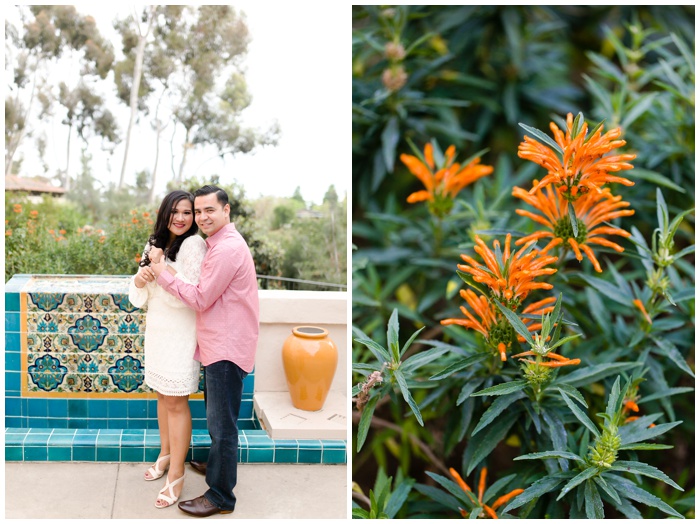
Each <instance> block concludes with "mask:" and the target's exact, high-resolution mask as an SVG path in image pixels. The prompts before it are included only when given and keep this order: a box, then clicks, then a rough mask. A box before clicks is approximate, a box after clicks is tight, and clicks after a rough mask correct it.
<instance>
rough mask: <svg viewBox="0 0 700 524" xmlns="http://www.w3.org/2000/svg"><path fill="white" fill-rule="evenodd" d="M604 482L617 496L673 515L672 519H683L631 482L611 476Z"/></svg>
mask: <svg viewBox="0 0 700 524" xmlns="http://www.w3.org/2000/svg"><path fill="white" fill-rule="evenodd" d="M605 480H606V481H607V482H608V484H611V485H612V486H613V488H615V489H616V490H617V492H618V494H620V495H622V496H623V497H626V498H628V499H631V500H634V501H636V502H641V503H642V504H646V505H647V506H651V507H654V508H659V509H660V510H661V511H663V512H664V513H667V514H669V515H673V516H674V517H678V518H681V519H682V518H683V515H681V514H680V513H678V512H677V511H676V510H675V509H673V508H672V507H671V506H669V505H668V504H666V503H665V502H664V501H663V500H661V499H660V498H658V497H656V496H655V495H652V494H651V493H649V492H647V491H645V490H643V489H641V488H639V487H637V486H636V485H635V484H634V483H633V482H631V481H629V480H627V479H625V478H622V477H618V476H617V475H613V474H606V475H605Z"/></svg>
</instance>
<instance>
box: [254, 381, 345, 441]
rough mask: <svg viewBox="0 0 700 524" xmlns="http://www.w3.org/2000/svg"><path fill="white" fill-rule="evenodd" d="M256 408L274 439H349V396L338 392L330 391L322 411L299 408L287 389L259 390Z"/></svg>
mask: <svg viewBox="0 0 700 524" xmlns="http://www.w3.org/2000/svg"><path fill="white" fill-rule="evenodd" d="M253 407H254V409H255V413H256V414H257V416H258V419H259V420H260V424H261V425H262V427H263V429H265V430H266V431H267V432H268V434H269V435H270V438H272V439H343V440H345V439H347V428H348V424H347V422H348V421H347V413H348V407H347V397H346V396H345V395H344V394H342V393H340V392H338V391H330V392H329V393H328V397H327V398H326V402H325V404H324V405H323V408H322V409H321V410H319V411H304V410H301V409H297V408H295V407H294V406H293V405H292V400H291V398H290V396H289V393H288V392H286V391H284V392H278V391H265V392H257V393H255V395H254V396H253Z"/></svg>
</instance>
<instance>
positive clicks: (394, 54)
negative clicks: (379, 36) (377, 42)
mask: <svg viewBox="0 0 700 524" xmlns="http://www.w3.org/2000/svg"><path fill="white" fill-rule="evenodd" d="M384 56H385V57H386V58H387V59H388V60H392V61H399V60H403V59H404V58H406V50H405V49H404V47H403V46H402V45H401V44H400V43H398V42H387V43H386V45H385V46H384Z"/></svg>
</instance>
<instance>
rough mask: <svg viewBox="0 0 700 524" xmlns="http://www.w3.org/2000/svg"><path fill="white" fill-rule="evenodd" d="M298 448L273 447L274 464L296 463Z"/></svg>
mask: <svg viewBox="0 0 700 524" xmlns="http://www.w3.org/2000/svg"><path fill="white" fill-rule="evenodd" d="M298 456H299V450H298V449H297V448H294V449H291V448H289V449H280V448H275V464H296V462H297V459H298Z"/></svg>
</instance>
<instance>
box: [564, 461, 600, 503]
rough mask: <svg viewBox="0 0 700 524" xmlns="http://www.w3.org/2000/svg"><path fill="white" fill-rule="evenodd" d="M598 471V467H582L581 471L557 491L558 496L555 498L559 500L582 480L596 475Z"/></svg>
mask: <svg viewBox="0 0 700 524" xmlns="http://www.w3.org/2000/svg"><path fill="white" fill-rule="evenodd" d="M598 473H600V469H598V468H597V467H595V466H591V467H590V468H586V469H584V470H583V471H582V472H581V473H579V474H578V475H576V476H575V477H574V478H572V479H571V480H570V481H569V482H567V484H566V486H564V487H563V488H562V490H561V491H560V492H559V496H558V497H557V500H561V498H562V497H564V496H566V494H567V493H569V492H570V491H571V490H572V489H574V488H575V487H576V486H578V485H579V484H581V483H582V482H585V481H586V480H588V479H589V478H591V477H594V476H596V475H597V474H598Z"/></svg>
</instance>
